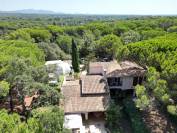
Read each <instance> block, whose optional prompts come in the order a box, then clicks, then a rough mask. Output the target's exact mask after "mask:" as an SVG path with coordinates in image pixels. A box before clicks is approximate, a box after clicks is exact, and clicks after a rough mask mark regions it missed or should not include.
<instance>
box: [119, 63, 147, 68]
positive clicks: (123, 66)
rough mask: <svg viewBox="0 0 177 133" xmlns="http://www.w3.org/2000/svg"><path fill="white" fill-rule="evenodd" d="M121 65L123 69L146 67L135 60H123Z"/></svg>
mask: <svg viewBox="0 0 177 133" xmlns="http://www.w3.org/2000/svg"><path fill="white" fill-rule="evenodd" d="M120 66H121V68H122V69H132V68H135V69H142V70H143V69H144V68H143V67H141V66H139V65H138V64H136V63H135V62H130V61H123V62H120Z"/></svg>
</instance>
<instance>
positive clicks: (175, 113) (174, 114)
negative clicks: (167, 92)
mask: <svg viewBox="0 0 177 133" xmlns="http://www.w3.org/2000/svg"><path fill="white" fill-rule="evenodd" d="M167 112H168V114H169V118H170V119H171V120H172V121H173V122H174V123H175V124H176V125H177V106H176V105H168V106H167Z"/></svg>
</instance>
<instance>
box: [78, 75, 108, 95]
mask: <svg viewBox="0 0 177 133" xmlns="http://www.w3.org/2000/svg"><path fill="white" fill-rule="evenodd" d="M81 83H82V86H81V87H82V94H101V93H106V92H107V90H106V83H105V79H104V77H103V76H101V75H85V76H82V77H81Z"/></svg>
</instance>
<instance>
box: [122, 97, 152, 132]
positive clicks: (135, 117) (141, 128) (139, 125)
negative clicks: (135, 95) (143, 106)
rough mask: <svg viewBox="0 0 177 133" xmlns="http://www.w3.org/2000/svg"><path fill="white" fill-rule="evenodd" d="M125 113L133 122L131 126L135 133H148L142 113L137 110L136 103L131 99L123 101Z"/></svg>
mask: <svg viewBox="0 0 177 133" xmlns="http://www.w3.org/2000/svg"><path fill="white" fill-rule="evenodd" d="M123 103H124V109H125V112H126V113H127V114H128V116H129V117H130V120H131V125H132V129H133V132H134V133H148V132H149V131H148V130H147V127H146V126H145V124H144V122H143V120H142V117H141V113H140V112H139V111H138V110H137V108H136V106H135V103H134V102H133V101H132V100H131V99H125V100H124V101H123Z"/></svg>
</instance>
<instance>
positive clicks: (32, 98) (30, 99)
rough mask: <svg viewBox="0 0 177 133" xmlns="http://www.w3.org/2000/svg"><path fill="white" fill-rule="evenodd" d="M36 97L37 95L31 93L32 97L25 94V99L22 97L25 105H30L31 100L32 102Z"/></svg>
mask: <svg viewBox="0 0 177 133" xmlns="http://www.w3.org/2000/svg"><path fill="white" fill-rule="evenodd" d="M37 97H38V95H37V94H35V95H33V96H32V97H29V96H25V99H24V102H25V107H30V106H31V104H32V102H33V100H34V98H37Z"/></svg>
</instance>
